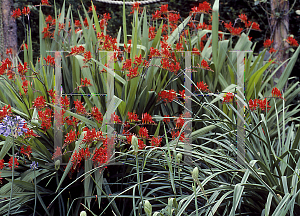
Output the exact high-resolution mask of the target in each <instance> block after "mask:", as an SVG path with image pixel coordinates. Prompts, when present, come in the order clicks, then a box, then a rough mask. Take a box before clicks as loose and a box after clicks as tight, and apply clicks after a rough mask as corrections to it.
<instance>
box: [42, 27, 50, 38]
mask: <svg viewBox="0 0 300 216" xmlns="http://www.w3.org/2000/svg"><path fill="white" fill-rule="evenodd" d="M49 28H50V27H49V24H47V27H44V30H43V31H42V33H43V34H44V36H43V39H44V38H50V37H51V35H52V34H51V32H50V31H49Z"/></svg>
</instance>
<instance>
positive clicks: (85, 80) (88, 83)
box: [81, 78, 92, 86]
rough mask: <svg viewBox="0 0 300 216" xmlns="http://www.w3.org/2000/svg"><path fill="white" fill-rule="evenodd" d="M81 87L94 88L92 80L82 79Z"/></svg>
mask: <svg viewBox="0 0 300 216" xmlns="http://www.w3.org/2000/svg"><path fill="white" fill-rule="evenodd" d="M81 85H82V86H92V84H91V80H88V79H87V78H85V79H82V78H81Z"/></svg>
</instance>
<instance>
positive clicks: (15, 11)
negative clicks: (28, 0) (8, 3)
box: [11, 8, 22, 19]
mask: <svg viewBox="0 0 300 216" xmlns="http://www.w3.org/2000/svg"><path fill="white" fill-rule="evenodd" d="M21 15H22V13H21V10H20V8H18V9H16V10H14V11H13V14H12V15H11V16H12V17H13V18H15V19H17V18H19V17H20V16H21Z"/></svg>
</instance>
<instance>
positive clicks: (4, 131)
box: [0, 116, 28, 137]
mask: <svg viewBox="0 0 300 216" xmlns="http://www.w3.org/2000/svg"><path fill="white" fill-rule="evenodd" d="M27 130H28V129H27V124H26V122H25V120H24V119H23V118H21V117H20V116H5V117H4V118H3V119H2V122H1V123H0V135H3V136H5V137H7V136H9V135H13V136H21V135H23V133H26V132H27Z"/></svg>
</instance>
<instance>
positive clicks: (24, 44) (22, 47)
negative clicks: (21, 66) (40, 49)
mask: <svg viewBox="0 0 300 216" xmlns="http://www.w3.org/2000/svg"><path fill="white" fill-rule="evenodd" d="M24 46H25V47H26V50H28V45H27V44H26V43H23V44H22V45H21V48H20V49H21V50H24Z"/></svg>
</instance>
